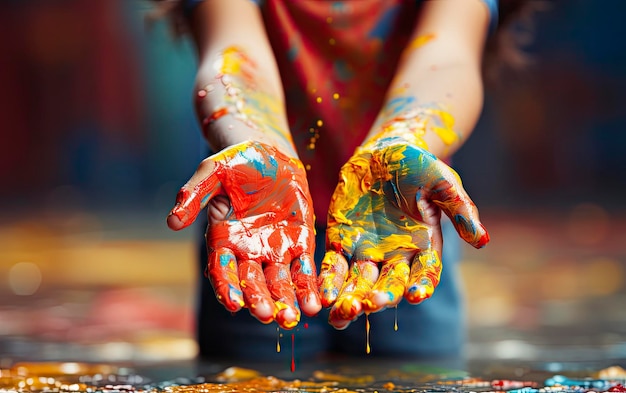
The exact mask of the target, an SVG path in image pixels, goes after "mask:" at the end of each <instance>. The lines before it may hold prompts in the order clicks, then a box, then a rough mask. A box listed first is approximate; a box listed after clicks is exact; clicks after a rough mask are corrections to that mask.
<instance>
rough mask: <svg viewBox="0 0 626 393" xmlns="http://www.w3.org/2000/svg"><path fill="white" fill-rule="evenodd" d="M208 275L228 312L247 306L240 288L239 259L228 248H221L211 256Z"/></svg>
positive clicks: (219, 299) (218, 297)
mask: <svg viewBox="0 0 626 393" xmlns="http://www.w3.org/2000/svg"><path fill="white" fill-rule="evenodd" d="M208 273H209V280H210V281H211V285H213V290H214V291H215V296H216V297H217V300H218V301H219V302H220V303H222V304H223V305H224V307H226V309H227V310H228V311H231V312H236V311H239V310H241V308H242V307H243V306H244V305H245V303H244V301H243V293H242V292H241V287H240V286H239V274H238V271H237V259H236V258H235V255H234V254H233V252H232V251H231V250H229V249H228V248H220V249H218V250H215V251H214V252H212V253H211V254H210V255H209V261H208Z"/></svg>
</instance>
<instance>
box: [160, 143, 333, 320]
mask: <svg viewBox="0 0 626 393" xmlns="http://www.w3.org/2000/svg"><path fill="white" fill-rule="evenodd" d="M207 204H209V209H208V214H209V225H208V227H207V232H206V240H207V247H208V251H209V260H208V269H207V272H208V276H209V279H210V280H211V283H212V285H213V288H214V290H215V294H216V296H217V299H218V300H219V301H220V302H221V303H222V304H223V305H224V307H226V309H228V310H230V311H232V312H235V311H239V310H240V309H241V308H243V307H247V308H248V309H249V310H250V313H251V314H252V315H254V316H255V317H256V318H257V319H259V320H260V321H261V322H263V323H270V322H272V321H274V320H276V321H277V322H278V324H279V325H280V326H281V327H283V328H285V329H291V328H293V327H294V326H296V325H297V323H298V321H299V320H300V309H299V307H298V305H299V306H300V307H301V308H302V311H303V312H304V313H305V314H307V315H314V314H316V313H317V312H318V311H319V310H320V309H321V304H320V300H319V296H318V290H317V277H316V269H315V264H314V262H313V252H314V245H315V240H314V237H315V234H314V225H313V205H312V201H311V196H310V193H309V188H308V183H307V180H306V173H305V170H304V168H303V166H302V163H301V162H300V161H299V160H297V159H295V158H290V157H288V156H286V155H285V154H283V153H281V152H279V151H278V150H277V149H275V148H273V147H270V146H268V145H265V144H262V143H257V142H244V143H241V144H238V145H234V146H231V147H229V148H227V149H225V150H224V151H222V152H220V153H218V154H216V155H213V156H211V157H209V158H207V159H206V160H204V161H203V162H202V164H200V166H199V167H198V170H197V171H196V173H195V174H194V175H193V176H192V178H191V179H190V180H189V182H188V183H187V184H186V185H185V186H183V188H182V189H181V190H180V192H179V193H178V196H177V198H176V206H175V207H174V208H173V209H172V211H171V213H170V216H169V217H168V225H169V227H170V228H172V229H174V230H179V229H182V228H184V227H186V226H188V225H189V224H191V223H192V222H193V221H194V220H195V218H196V217H197V215H198V213H199V212H200V210H202V209H203V208H204V207H205V206H206V205H207ZM296 300H297V303H296Z"/></svg>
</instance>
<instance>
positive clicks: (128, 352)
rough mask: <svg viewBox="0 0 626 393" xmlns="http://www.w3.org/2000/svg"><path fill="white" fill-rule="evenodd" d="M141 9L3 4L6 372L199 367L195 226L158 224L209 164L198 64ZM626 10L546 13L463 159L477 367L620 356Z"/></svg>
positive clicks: (567, 6)
mask: <svg viewBox="0 0 626 393" xmlns="http://www.w3.org/2000/svg"><path fill="white" fill-rule="evenodd" d="M149 9H150V8H149V5H148V4H147V2H143V1H140V0H89V1H85V0H28V1H26V0H10V1H4V2H1V3H0V32H1V33H2V34H1V35H0V37H1V38H0V53H1V54H0V86H1V87H2V89H1V92H0V119H1V120H2V122H1V125H0V129H1V133H0V135H1V136H2V139H1V142H0V178H1V180H2V183H1V184H2V186H1V188H0V365H2V362H8V361H11V360H15V359H39V360H48V359H54V360H59V359H73V358H76V357H78V358H81V359H85V358H87V359H98V360H109V361H125V360H133V361H138V360H177V359H191V358H193V357H194V356H195V354H196V347H195V342H194V339H193V328H194V322H193V309H194V295H195V283H196V278H197V271H196V269H195V257H196V253H197V247H198V245H197V244H196V240H197V236H198V234H199V232H200V231H201V228H197V227H195V228H194V227H192V228H189V229H187V230H185V231H183V232H179V233H174V232H171V231H169V230H168V229H167V227H166V225H165V216H166V214H167V212H168V211H169V209H170V207H171V206H172V203H173V201H174V197H175V194H176V191H177V190H178V188H179V187H180V186H181V185H182V184H183V183H184V182H185V181H186V180H187V178H188V176H189V175H190V174H191V173H192V172H193V170H194V169H195V167H196V165H197V164H198V163H199V161H200V160H201V159H202V158H203V157H202V154H203V152H204V143H203V141H202V139H201V137H200V132H199V129H198V127H197V125H196V120H195V117H194V114H193V108H192V105H191V92H192V90H191V89H192V83H193V78H194V70H195V58H194V53H193V50H192V47H191V45H190V42H189V41H188V39H185V38H182V39H178V40H176V39H174V38H173V37H172V35H171V34H170V32H169V30H168V26H167V25H166V24H165V23H162V22H157V23H155V24H154V25H153V26H152V27H151V28H150V29H147V28H146V25H145V21H144V17H145V15H146V12H148V11H149ZM625 13H626V2H624V1H622V0H603V1H602V2H598V1H594V0H561V1H554V2H552V8H551V9H550V10H548V11H546V12H542V13H540V14H538V15H537V16H536V17H535V18H534V31H535V39H534V40H533V41H532V42H530V43H528V45H527V46H526V48H525V50H526V51H527V53H528V54H529V55H530V56H531V59H532V60H533V61H532V63H531V65H530V66H529V67H527V68H526V69H525V70H524V71H519V72H515V73H506V74H505V77H504V78H503V80H501V81H500V83H499V84H497V85H491V86H490V87H489V89H488V91H487V96H486V105H485V110H484V113H483V116H482V118H481V120H480V122H479V125H478V127H477V129H476V131H475V133H474V134H473V136H472V137H471V138H470V140H469V141H468V142H467V144H466V145H465V146H464V147H463V148H462V149H461V151H459V153H458V155H457V157H456V158H455V161H454V166H455V168H456V169H457V170H458V171H459V172H460V174H461V176H462V178H463V179H464V183H465V185H466V188H467V190H468V191H469V192H470V194H471V195H472V197H473V199H474V201H475V202H476V203H477V205H478V206H479V208H480V209H481V216H482V218H483V221H484V223H485V224H486V226H487V227H488V229H489V231H490V234H491V238H492V241H491V243H490V244H489V246H488V247H486V248H485V249H483V250H480V251H476V250H473V249H470V248H469V247H467V248H466V249H465V254H464V259H465V261H464V262H463V264H462V272H463V278H464V281H465V287H466V291H467V304H468V319H469V325H470V340H469V343H468V347H467V353H468V355H469V357H470V358H475V359H480V358H491V359H494V358H495V359H552V360H556V361H558V360H576V359H581V360H592V359H609V360H610V359H620V358H621V359H624V358H626V215H625V213H626V199H625V198H624V192H625V191H626V174H625V171H626V154H625V153H624V147H625V146H626V133H625V132H624V131H626V40H624V37H626V24H625V23H623V15H625ZM399 323H401V316H400V322H399Z"/></svg>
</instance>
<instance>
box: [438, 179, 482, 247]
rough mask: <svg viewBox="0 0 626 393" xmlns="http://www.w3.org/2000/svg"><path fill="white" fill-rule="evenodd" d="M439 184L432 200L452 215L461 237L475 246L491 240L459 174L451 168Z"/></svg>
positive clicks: (451, 218) (448, 214)
mask: <svg viewBox="0 0 626 393" xmlns="http://www.w3.org/2000/svg"><path fill="white" fill-rule="evenodd" d="M448 171H449V173H447V174H446V175H444V176H443V179H442V180H441V182H440V184H438V185H437V186H436V187H435V189H436V190H437V192H435V193H434V194H433V195H432V197H431V200H432V202H433V203H434V204H436V205H437V206H439V207H440V208H441V210H443V212H444V213H445V214H446V215H447V216H448V217H450V220H451V221H452V223H453V224H454V227H455V228H456V231H457V232H458V233H459V235H460V236H461V238H462V239H463V240H465V241H466V242H467V243H469V244H471V245H472V246H474V247H475V248H482V247H484V246H485V245H486V244H487V243H488V242H489V233H487V230H486V229H485V227H484V225H483V224H482V223H481V221H480V218H479V215H478V209H477V208H476V205H475V204H474V202H473V201H472V199H471V198H470V197H469V195H468V194H467V192H466V191H465V189H464V188H463V184H462V183H461V178H460V177H459V175H458V174H457V173H456V172H455V171H454V170H453V169H451V168H448Z"/></svg>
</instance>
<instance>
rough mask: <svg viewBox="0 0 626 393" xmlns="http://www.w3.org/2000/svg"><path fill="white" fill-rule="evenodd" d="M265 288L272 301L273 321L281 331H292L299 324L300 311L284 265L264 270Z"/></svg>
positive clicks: (269, 266)
mask: <svg viewBox="0 0 626 393" xmlns="http://www.w3.org/2000/svg"><path fill="white" fill-rule="evenodd" d="M264 273H265V280H266V282H267V288H268V289H269V293H270V294H271V296H272V299H273V300H274V304H275V309H276V315H275V317H274V319H275V320H276V322H277V323H278V325H279V326H280V327H282V328H283V329H292V328H294V327H295V326H296V325H297V324H298V322H300V309H299V308H298V306H297V305H296V294H295V292H294V288H293V283H292V282H291V275H290V273H289V267H288V266H287V265H285V264H284V263H272V264H269V265H267V267H266V268H265V271H264Z"/></svg>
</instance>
